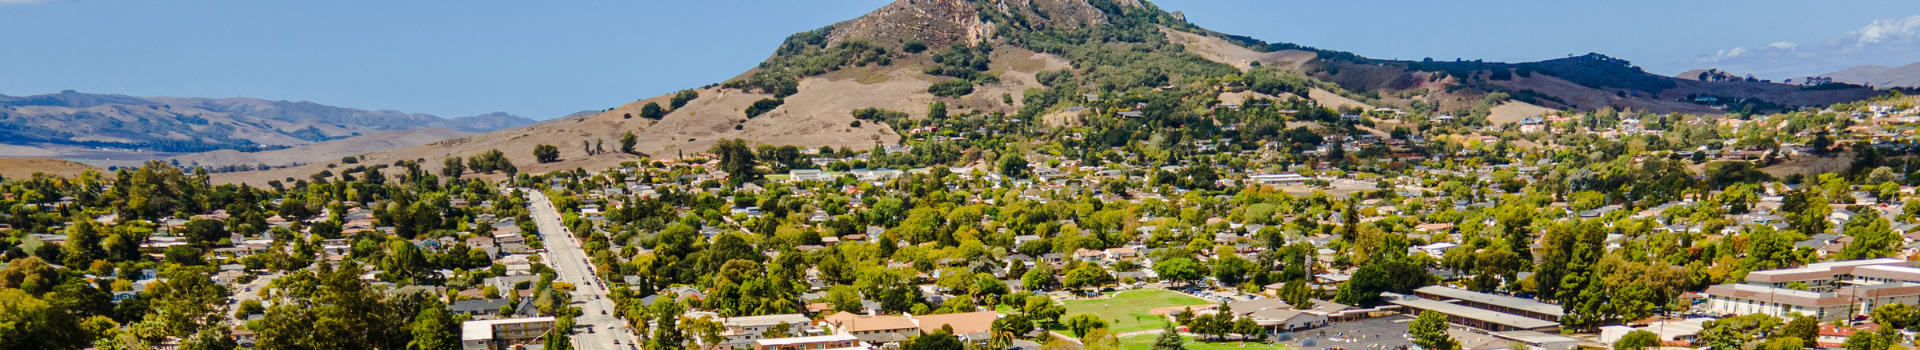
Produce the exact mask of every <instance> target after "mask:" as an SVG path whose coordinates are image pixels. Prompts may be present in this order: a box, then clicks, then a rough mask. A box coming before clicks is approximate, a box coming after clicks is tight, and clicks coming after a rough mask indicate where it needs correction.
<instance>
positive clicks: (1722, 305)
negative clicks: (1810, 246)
mask: <svg viewBox="0 0 1920 350" xmlns="http://www.w3.org/2000/svg"><path fill="white" fill-rule="evenodd" d="M1706 294H1707V305H1706V306H1707V310H1711V311H1714V312H1719V313H1723V314H1737V315H1747V314H1766V315H1771V316H1774V317H1787V316H1788V315H1792V314H1796V313H1797V314H1801V315H1805V316H1810V317H1813V318H1816V319H1819V320H1820V321H1822V322H1825V321H1836V320H1844V319H1847V318H1851V317H1854V316H1868V315H1871V314H1872V312H1873V309H1874V308H1876V307H1879V306H1880V305H1886V304H1892V303H1902V304H1907V305H1920V284H1915V283H1907V282H1894V283H1882V284H1870V285H1859V286H1842V287H1839V288H1838V289H1834V290H1833V291H1831V292H1816V291H1809V290H1797V289H1787V288H1776V287H1768V286H1761V285H1751V284H1722V285H1716V286H1712V287H1707V293H1706Z"/></svg>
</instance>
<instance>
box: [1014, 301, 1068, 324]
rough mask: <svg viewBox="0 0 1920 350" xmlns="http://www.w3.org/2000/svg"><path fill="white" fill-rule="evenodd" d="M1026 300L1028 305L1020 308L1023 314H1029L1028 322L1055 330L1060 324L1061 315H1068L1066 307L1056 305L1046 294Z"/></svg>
mask: <svg viewBox="0 0 1920 350" xmlns="http://www.w3.org/2000/svg"><path fill="white" fill-rule="evenodd" d="M1026 300H1027V303H1026V305H1025V306H1023V307H1021V308H1020V310H1021V312H1025V313H1026V314H1027V319H1028V320H1032V321H1036V322H1039V323H1040V325H1041V326H1042V327H1046V328H1053V325H1055V324H1058V323H1059V322H1060V315H1062V314H1066V313H1067V307H1066V306H1064V305H1060V304H1056V303H1054V302H1053V298H1049V297H1047V296H1046V295H1045V294H1034V295H1031V296H1028V297H1027V298H1026Z"/></svg>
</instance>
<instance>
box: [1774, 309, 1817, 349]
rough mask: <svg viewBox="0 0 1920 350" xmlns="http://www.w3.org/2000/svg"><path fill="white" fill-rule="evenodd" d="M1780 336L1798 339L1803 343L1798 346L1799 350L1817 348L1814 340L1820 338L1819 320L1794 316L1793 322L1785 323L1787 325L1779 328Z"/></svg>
mask: <svg viewBox="0 0 1920 350" xmlns="http://www.w3.org/2000/svg"><path fill="white" fill-rule="evenodd" d="M1780 335H1781V336H1786V337H1793V338H1796V339H1799V340H1800V341H1802V342H1803V343H1802V344H1800V345H1799V346H1798V347H1800V348H1811V347H1816V346H1819V344H1818V343H1816V342H1815V340H1818V339H1819V338H1820V320H1817V319H1814V318H1812V317H1807V316H1796V317H1794V318H1793V321H1790V322H1787V325H1785V326H1781V327H1780Z"/></svg>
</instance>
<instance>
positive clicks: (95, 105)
mask: <svg viewBox="0 0 1920 350" xmlns="http://www.w3.org/2000/svg"><path fill="white" fill-rule="evenodd" d="M533 123H535V121H534V120H531V119H527V118H523V117H520V116H515V115H512V114H506V113H499V112H495V113H489V114H483V115H477V116H471V117H460V118H452V119H447V118H441V117H438V116H434V115H430V114H422V113H404V112H399V111H393V110H374V111H369V110H363V109H357V108H345V107H334V106H327V105H322V104H318V103H313V102H293V101H269V100H262V99H254V98H244V97H235V98H221V99H214V98H199V97H136V96H127V95H116V94H92V93H81V92H75V91H72V90H68V91H62V92H60V93H56V94H44V95H33V96H7V95H0V143H7V144H57V145H77V146H87V147H115V148H143V149H151V150H158V151H162V152H202V151H211V150H220V149H233V150H257V149H270V148H283V147H290V146H298V145H305V144H311V143H316V142H323V141H327V140H332V139H339V138H346V137H352V136H356V135H363V134H370V133H374V132H378V131H388V130H413V129H425V128H447V129H452V130H456V131H463V132H475V133H478V132H489V131H494V130H500V129H507V128H514V127H520V126H525V125H530V124H533Z"/></svg>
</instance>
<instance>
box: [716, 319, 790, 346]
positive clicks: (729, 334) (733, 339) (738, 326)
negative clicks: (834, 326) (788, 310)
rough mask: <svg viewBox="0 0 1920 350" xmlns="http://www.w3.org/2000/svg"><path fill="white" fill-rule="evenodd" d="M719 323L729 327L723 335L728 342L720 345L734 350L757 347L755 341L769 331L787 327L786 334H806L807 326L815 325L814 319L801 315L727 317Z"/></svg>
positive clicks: (722, 342) (762, 337)
mask: <svg viewBox="0 0 1920 350" xmlns="http://www.w3.org/2000/svg"><path fill="white" fill-rule="evenodd" d="M719 321H720V324H723V325H726V327H727V330H726V331H725V332H723V333H721V336H723V337H725V338H726V340H724V341H721V343H720V344H719V345H720V346H721V347H731V348H734V349H748V348H753V347H755V345H754V342H755V341H757V340H760V339H764V338H765V334H767V331H770V330H773V329H775V328H780V327H782V326H784V327H787V328H786V329H785V330H784V331H785V333H786V334H804V333H805V332H804V331H805V330H806V328H807V326H808V325H810V324H813V319H810V318H807V316H805V315H801V314H779V315H761V316H744V317H727V318H721V319H719Z"/></svg>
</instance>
